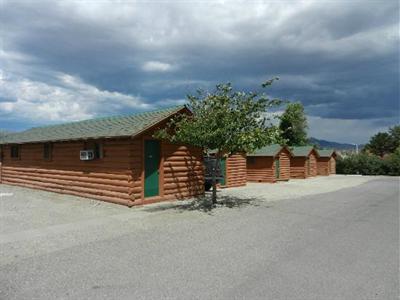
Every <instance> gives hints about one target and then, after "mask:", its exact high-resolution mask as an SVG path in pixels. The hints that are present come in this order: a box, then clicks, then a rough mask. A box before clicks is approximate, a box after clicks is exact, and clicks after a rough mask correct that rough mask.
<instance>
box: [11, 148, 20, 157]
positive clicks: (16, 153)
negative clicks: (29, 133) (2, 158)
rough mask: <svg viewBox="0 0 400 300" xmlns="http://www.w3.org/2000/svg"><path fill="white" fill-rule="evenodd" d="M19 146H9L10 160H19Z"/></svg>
mask: <svg viewBox="0 0 400 300" xmlns="http://www.w3.org/2000/svg"><path fill="white" fill-rule="evenodd" d="M19 154H20V153H19V145H12V146H11V158H19Z"/></svg>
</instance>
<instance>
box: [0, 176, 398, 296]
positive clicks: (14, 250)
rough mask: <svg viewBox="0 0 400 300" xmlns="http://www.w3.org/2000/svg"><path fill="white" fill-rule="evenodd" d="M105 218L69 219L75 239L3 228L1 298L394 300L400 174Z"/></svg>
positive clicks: (56, 230) (53, 231) (55, 230)
mask: <svg viewBox="0 0 400 300" xmlns="http://www.w3.org/2000/svg"><path fill="white" fill-rule="evenodd" d="M60 208H62V206H61V207H60ZM132 213H135V214H136V212H135V211H131V213H130V214H131V215H132ZM137 215H141V214H140V213H137ZM13 220H14V219H13ZM109 220H111V221H108V222H106V223H101V224H97V223H96V222H98V221H96V222H94V223H82V222H81V223H77V224H78V225H74V226H75V227H74V228H73V229H76V226H81V227H82V228H80V230H81V231H84V232H86V235H83V236H81V237H80V239H79V243H78V242H76V243H74V241H73V239H74V238H76V239H78V238H77V237H74V236H72V235H66V236H65V238H62V237H61V236H63V234H64V233H65V232H66V231H69V230H72V228H70V227H68V226H70V225H69V224H64V225H57V226H59V227H56V226H53V227H46V230H47V231H46V232H45V234H43V232H40V226H39V227H38V228H36V229H35V230H31V231H29V230H27V229H26V228H25V231H24V234H22V235H21V234H20V233H13V232H11V229H10V228H7V230H8V231H7V232H5V233H4V234H3V235H2V236H1V237H2V238H3V240H1V237H0V242H1V244H0V246H1V248H0V251H1V253H0V254H1V256H2V257H3V259H2V260H1V265H0V299H307V300H311V299H324V300H325V299H398V298H399V178H388V177H376V178H374V179H372V180H370V181H369V182H367V183H363V184H361V185H357V186H354V187H350V188H345V189H341V190H337V191H334V192H329V193H325V194H320V195H309V196H305V197H302V198H297V199H287V200H282V201H275V202H267V201H253V202H252V201H248V202H246V201H245V202H243V203H242V204H240V205H238V206H233V207H232V208H227V207H218V208H216V209H215V210H213V211H211V212H204V211H201V210H196V209H195V210H193V207H190V206H188V207H186V208H185V207H183V208H179V209H177V208H170V209H168V208H162V207H160V208H159V209H158V208H157V207H154V208H153V209H152V210H149V211H147V212H146V214H145V215H142V217H141V218H137V219H136V221H135V223H132V219H131V218H130V217H128V216H127V215H120V216H119V217H115V218H114V219H109ZM112 220H114V222H112ZM88 222H90V220H89V221H88ZM28 223H29V222H28ZM36 225H37V224H36ZM100 225H101V226H102V227H101V230H102V232H104V237H103V238H99V237H98V236H97V235H96V238H91V234H89V233H90V230H89V228H90V227H93V226H94V227H96V226H97V227H98V226H100ZM60 226H64V227H60ZM86 228H87V229H86ZM111 229H112V232H114V234H110V232H111ZM118 229H119V231H118ZM116 231H118V232H120V234H115V232H116ZM97 232H98V231H97ZM28 235H32V236H33V237H32V239H31V240H30V244H26V243H25V244H24V241H25V240H26V239H27V238H28ZM28 245H29V246H28ZM43 245H44V246H43Z"/></svg>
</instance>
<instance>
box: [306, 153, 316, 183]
mask: <svg viewBox="0 0 400 300" xmlns="http://www.w3.org/2000/svg"><path fill="white" fill-rule="evenodd" d="M308 159H309V160H310V172H309V173H308V174H307V175H308V177H314V176H317V155H316V154H315V151H312V152H311V154H310V155H309V157H308ZM307 169H308V168H307Z"/></svg>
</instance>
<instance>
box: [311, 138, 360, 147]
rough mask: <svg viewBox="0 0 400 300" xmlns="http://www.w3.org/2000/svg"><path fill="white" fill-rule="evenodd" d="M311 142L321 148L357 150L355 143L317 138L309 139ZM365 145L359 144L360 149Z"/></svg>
mask: <svg viewBox="0 0 400 300" xmlns="http://www.w3.org/2000/svg"><path fill="white" fill-rule="evenodd" d="M309 141H310V143H311V144H316V145H319V146H320V147H321V148H332V149H336V150H355V147H356V146H355V145H353V144H346V143H338V142H332V141H326V140H319V139H316V138H313V137H312V138H310V139H309ZM362 146H363V145H358V147H359V149H361V148H362Z"/></svg>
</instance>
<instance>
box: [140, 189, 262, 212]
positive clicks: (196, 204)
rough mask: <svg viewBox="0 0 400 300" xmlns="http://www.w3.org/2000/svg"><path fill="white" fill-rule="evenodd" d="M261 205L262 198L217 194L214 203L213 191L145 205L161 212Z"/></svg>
mask: <svg viewBox="0 0 400 300" xmlns="http://www.w3.org/2000/svg"><path fill="white" fill-rule="evenodd" d="M249 205H251V206H260V199H257V198H255V197H251V198H248V197H246V198H243V197H235V196H225V195H218V196H217V204H215V205H212V203H211V193H206V194H205V195H204V196H201V197H197V198H195V199H193V200H188V201H182V202H179V201H177V202H174V203H163V204H160V205H156V206H150V207H145V208H144V211H146V212H159V211H165V210H171V209H173V210H177V211H181V212H183V211H202V212H208V213H209V212H212V211H213V210H214V209H216V208H220V207H227V208H241V207H245V206H249Z"/></svg>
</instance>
